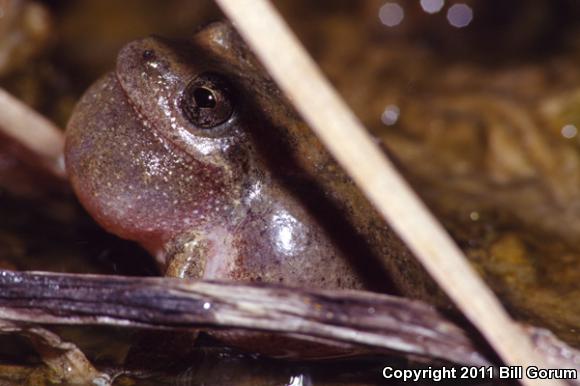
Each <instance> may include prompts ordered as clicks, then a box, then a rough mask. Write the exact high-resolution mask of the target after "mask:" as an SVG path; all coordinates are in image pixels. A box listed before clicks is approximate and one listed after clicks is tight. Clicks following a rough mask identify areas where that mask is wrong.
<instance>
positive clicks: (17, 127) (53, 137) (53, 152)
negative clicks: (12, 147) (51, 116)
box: [0, 88, 65, 178]
mask: <svg viewBox="0 0 580 386" xmlns="http://www.w3.org/2000/svg"><path fill="white" fill-rule="evenodd" d="M0 133H1V134H4V135H5V136H6V137H9V138H10V139H11V140H13V141H15V142H16V143H18V144H19V145H20V146H23V147H24V148H25V149H26V150H28V151H29V152H30V153H31V154H32V155H34V156H35V157H36V158H38V160H39V161H40V163H41V165H42V166H43V167H44V168H45V169H47V170H48V171H49V172H51V173H52V174H54V175H55V176H57V177H59V178H65V172H64V164H63V150H64V135H63V133H62V132H61V131H60V130H59V129H57V128H56V126H54V124H53V123H52V122H50V121H49V120H48V119H46V118H45V117H43V116H42V115H40V114H38V113H37V112H36V111H34V110H33V109H31V108H30V107H28V106H26V105H25V104H23V103H22V102H20V101H19V100H18V99H16V98H14V97H13V96H12V95H10V94H9V93H7V92H6V91H5V90H3V89H1V88H0Z"/></svg>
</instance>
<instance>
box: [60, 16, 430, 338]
mask: <svg viewBox="0 0 580 386" xmlns="http://www.w3.org/2000/svg"><path fill="white" fill-rule="evenodd" d="M65 162H66V168H67V173H68V176H69V179H70V182H71V186H72V188H73V190H74V192H75V193H76V196H77V197H78V199H79V201H80V202H81V204H82V205H83V206H84V208H85V209H86V210H87V212H88V213H89V214H90V215H91V216H92V217H93V218H94V219H95V220H96V221H97V222H98V223H99V224H100V225H101V226H102V227H103V228H104V229H106V230H107V231H109V232H111V233H113V234H115V235H117V236H119V237H121V238H125V239H129V240H133V241H136V242H137V243H139V244H141V245H142V246H143V247H144V248H145V249H146V250H148V251H149V252H150V253H151V254H152V255H153V256H154V258H155V260H156V261H157V262H158V264H159V266H160V269H161V271H162V272H163V273H164V275H165V276H168V277H174V278H182V279H197V280H235V281H242V282H249V283H269V284H274V285H277V284H279V285H285V286H295V287H303V288H317V289H327V290H337V289H352V290H372V291H379V292H390V293H396V294H405V295H407V296H410V297H416V298H425V297H431V298H434V297H435V296H434V294H435V293H436V292H437V289H436V287H435V285H434V284H433V282H432V281H431V280H430V279H429V278H428V275H427V274H426V272H425V271H424V270H423V269H422V268H421V267H420V265H419V264H418V263H417V261H416V260H415V258H414V257H413V255H412V254H411V252H410V251H409V250H408V249H407V248H406V247H405V245H404V244H403V243H402V241H401V240H400V239H399V238H398V237H397V236H396V235H395V233H394V232H393V231H392V230H391V229H390V227H389V226H388V224H387V223H386V222H385V221H384V220H383V219H382V217H381V216H380V215H379V214H378V212H377V211H376V210H375V209H374V208H373V206H372V205H371V204H370V203H369V202H368V201H367V199H366V198H365V197H364V195H363V194H362V193H361V192H360V191H359V190H358V189H357V187H356V186H355V184H354V183H353V181H352V180H351V179H350V178H349V177H348V176H347V174H346V173H345V172H344V171H343V170H342V169H341V168H340V167H339V165H338V164H337V163H336V161H335V160H334V159H333V157H332V156H331V155H330V154H329V153H328V151H327V150H325V148H324V147H323V145H322V144H321V143H320V141H319V140H318V139H317V137H316V136H315V135H314V134H313V133H312V131H311V130H310V128H309V127H308V126H307V124H306V123H305V122H304V121H303V120H302V119H301V118H300V117H299V115H298V114H297V113H296V112H295V111H294V109H293V108H292V107H291V103H290V102H289V101H288V100H287V99H286V97H285V96H284V95H283V94H282V92H281V91H280V90H279V89H278V88H277V87H276V85H275V83H274V82H273V81H272V80H271V79H270V77H269V76H268V75H267V72H266V71H265V70H264V68H263V67H262V66H261V64H260V63H259V61H258V60H257V59H256V57H255V56H254V55H253V54H252V52H251V51H250V49H249V48H248V47H247V46H246V45H245V43H244V42H243V40H242V38H241V37H240V36H239V35H238V34H237V33H236V32H235V30H234V29H233V27H232V26H231V25H230V24H228V23H227V22H215V23H212V24H209V25H207V26H205V27H204V28H202V29H200V30H198V31H197V32H196V33H195V34H194V35H193V37H192V38H190V39H183V40H178V39H167V38H162V37H155V36H154V37H149V38H144V39H141V40H136V41H133V42H130V43H128V44H127V45H126V46H125V47H124V48H122V49H121V51H120V52H119V54H118V57H117V62H116V68H115V70H114V71H112V72H110V73H108V74H106V75H104V76H103V77H102V78H100V79H99V80H97V81H96V82H95V83H94V84H93V85H92V86H91V87H90V88H89V89H88V90H87V91H86V93H85V94H84V96H83V97H82V98H81V99H80V101H79V102H78V104H77V106H76V107H75V109H74V111H73V114H72V116H71V118H70V120H69V123H68V126H67V130H66V146H65ZM385 257H388V258H387V259H385ZM385 260H386V261H388V264H386V265H385V264H383V263H382V261H385ZM222 336H223V334H222ZM230 337H231V336H230ZM238 341H239V339H238ZM242 346H243V344H242Z"/></svg>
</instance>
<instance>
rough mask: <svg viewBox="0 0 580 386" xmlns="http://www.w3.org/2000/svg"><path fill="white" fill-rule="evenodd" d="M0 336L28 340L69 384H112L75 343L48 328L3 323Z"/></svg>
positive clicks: (0, 327) (56, 373) (45, 361)
mask: <svg viewBox="0 0 580 386" xmlns="http://www.w3.org/2000/svg"><path fill="white" fill-rule="evenodd" d="M0 333H3V334H14V333H16V334H19V335H22V336H25V337H26V338H28V339H29V340H30V341H31V343H32V345H33V346H34V348H35V349H36V351H37V352H38V354H39V355H40V357H41V359H42V361H43V362H44V364H45V365H46V366H48V368H50V369H51V370H52V371H53V372H54V374H55V375H56V376H58V377H59V379H60V380H61V381H63V382H66V384H70V385H87V384H93V385H101V386H105V385H110V384H111V378H110V376H109V375H107V374H105V373H101V372H99V371H98V370H97V369H95V367H93V365H92V364H91V362H89V360H88V359H87V357H86V356H85V354H83V352H82V351H81V350H80V349H79V348H78V347H77V346H76V345H74V344H73V343H70V342H64V341H63V340H61V339H60V337H59V336H58V335H56V334H55V333H53V332H51V331H48V330H47V329H45V328H42V327H38V326H31V325H25V324H24V325H23V324H19V323H13V322H9V321H5V320H3V321H0Z"/></svg>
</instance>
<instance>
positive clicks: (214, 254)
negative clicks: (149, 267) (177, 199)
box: [162, 227, 237, 280]
mask: <svg viewBox="0 0 580 386" xmlns="http://www.w3.org/2000/svg"><path fill="white" fill-rule="evenodd" d="M236 255H237V251H236V249H235V247H234V240H233V236H232V235H231V234H230V233H229V232H228V231H227V230H226V229H223V228H221V227H214V228H212V229H209V230H206V231H204V232H200V231H191V232H186V233H184V234H181V235H180V236H178V237H176V238H174V239H173V240H172V241H170V242H169V243H168V244H167V247H166V248H165V253H164V256H163V258H162V259H163V260H164V261H165V266H166V267H167V268H166V272H165V275H166V276H169V277H177V278H181V279H194V280H201V279H211V278H220V277H223V276H227V273H228V272H231V271H232V270H233V268H234V264H235V260H236V258H235V256H236Z"/></svg>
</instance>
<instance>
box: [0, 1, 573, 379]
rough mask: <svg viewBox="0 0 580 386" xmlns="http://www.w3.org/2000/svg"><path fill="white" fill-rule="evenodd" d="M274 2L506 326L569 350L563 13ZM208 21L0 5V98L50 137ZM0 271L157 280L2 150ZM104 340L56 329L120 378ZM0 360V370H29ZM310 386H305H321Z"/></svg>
mask: <svg viewBox="0 0 580 386" xmlns="http://www.w3.org/2000/svg"><path fill="white" fill-rule="evenodd" d="M274 3H275V5H276V7H277V8H278V9H279V10H280V11H281V13H282V14H283V16H284V17H285V19H286V20H287V21H288V23H289V24H290V25H291V27H292V29H293V30H294V31H295V33H296V34H297V35H298V36H299V37H300V39H301V41H302V42H303V43H304V44H305V45H306V47H307V48H308V50H309V51H310V53H311V54H312V55H313V57H314V58H315V60H316V61H317V62H318V63H319V65H320V66H321V68H322V69H323V71H324V72H325V74H326V75H327V76H328V77H329V78H330V79H331V81H332V83H333V84H334V85H335V86H336V87H337V89H338V90H339V91H340V93H341V94H342V95H343V96H344V98H345V99H346V100H347V102H348V104H349V105H350V106H351V107H352V109H353V110H354V111H355V113H356V114H357V115H358V116H359V117H360V119H361V120H362V121H363V122H364V124H365V125H366V126H367V128H368V129H369V130H370V131H371V132H372V133H373V134H374V135H375V136H376V137H377V139H378V140H379V141H381V143H382V145H383V146H384V148H385V151H387V152H388V153H389V155H390V156H391V157H392V158H393V159H394V160H395V162H396V163H397V165H398V166H399V168H400V170H401V171H402V172H403V173H404V174H405V176H406V177H407V178H408V179H409V180H410V181H411V183H412V184H413V186H414V187H415V188H416V190H417V191H418V193H419V194H420V195H421V197H422V198H423V199H424V200H425V201H426V202H427V204H428V205H429V207H430V208H431V209H432V210H433V211H434V212H435V213H436V215H437V216H438V217H439V218H440V219H441V221H442V222H443V223H444V225H445V227H446V228H447V230H448V231H449V232H450V233H451V234H452V236H453V237H454V239H455V240H456V241H457V242H458V244H459V245H460V246H461V248H462V249H463V250H464V252H465V253H466V254H467V256H468V257H469V259H470V261H471V262H472V263H473V265H474V267H475V268H476V269H477V270H478V272H480V273H481V274H482V275H483V277H484V278H485V279H486V281H487V282H488V284H489V285H490V286H491V288H492V289H493V290H494V291H495V292H496V293H497V294H498V295H499V296H500V298H501V299H502V301H503V302H504V304H505V305H506V306H507V307H508V309H509V310H510V312H511V313H512V314H513V315H514V316H515V317H516V318H518V319H519V320H520V321H522V322H528V323H532V324H535V325H539V326H544V327H547V328H550V329H551V330H552V331H554V332H555V333H556V334H557V335H558V336H559V337H560V338H562V339H564V340H565V341H566V342H568V343H569V344H571V345H573V346H576V347H580V337H579V335H578V332H579V329H580V301H579V300H580V245H579V243H578V240H580V139H579V136H578V127H580V70H579V69H580V28H579V27H580V23H579V22H580V2H578V1H574V0H457V1H455V0H398V1H395V0H393V1H384V0H383V1H378V0H365V1H355V0H333V1H330V0H328V1H316V2H312V1H306V0H276V1H274ZM220 19H223V16H222V15H221V13H220V12H219V10H218V9H217V7H216V6H215V5H214V4H213V3H212V2H211V1H205V0H201V1H191V0H166V1H160V0H125V1H115V0H98V1H97V0H60V1H58V0H46V1H32V0H0V87H3V88H5V89H6V90H8V91H9V92H10V93H12V94H13V95H14V96H16V97H17V98H19V99H20V100H22V101H23V102H24V103H26V104H28V105H29V106H31V107H33V108H34V109H36V110H37V111H39V112H40V113H42V114H44V115H45V116H47V117H48V118H49V119H51V120H52V121H53V122H55V123H56V124H57V125H58V126H59V127H61V128H62V129H63V130H64V128H65V127H66V123H67V120H68V117H69V116H70V114H71V111H72V109H73V107H74V105H75V103H76V101H77V100H78V98H79V97H80V96H81V95H82V93H83V92H84V90H85V89H86V88H87V87H88V86H89V85H90V84H91V83H92V82H93V81H95V80H96V79H97V78H99V77H100V76H101V75H103V74H105V73H106V72H108V71H110V70H111V69H112V68H113V67H114V65H115V58H116V54H117V52H118V50H119V49H120V48H121V47H122V46H123V45H124V44H126V43H127V42H129V41H131V40H133V39H135V38H139V37H143V36H148V35H151V34H155V35H162V36H179V37H187V36H191V35H192V34H193V33H195V31H196V30H197V29H198V28H199V27H200V26H202V25H204V24H206V23H208V22H210V21H215V20H220ZM0 266H1V267H4V268H12V269H36V270H51V271H63V272H66V271H68V272H96V273H119V274H125V275H156V274H158V272H157V269H156V267H155V265H154V264H153V263H152V261H151V259H150V258H149V257H148V256H147V255H146V254H145V253H144V252H143V251H141V250H140V249H139V248H137V247H136V246H134V245H133V244H131V243H128V242H125V241H122V240H118V239H116V238H114V237H112V236H110V235H108V234H106V233H104V232H103V231H101V230H100V229H99V228H98V227H97V226H96V225H95V224H94V223H93V222H92V220H90V219H89V218H88V216H86V215H85V214H84V212H83V211H82V210H81V209H80V207H79V206H78V205H77V203H76V200H75V199H74V197H73V196H72V195H71V193H70V192H69V191H68V187H67V186H66V184H62V183H59V182H55V181H51V180H50V178H47V177H44V176H42V175H41V173H39V171H38V170H35V168H34V165H33V164H31V163H30V162H27V160H26V159H23V157H21V156H19V155H18V147H17V146H15V145H14V144H12V143H10V142H8V141H6V140H2V138H0ZM105 330H106V331H101V330H100V329H92V330H90V331H89V333H88V334H87V332H86V330H83V331H82V332H81V331H79V330H74V329H63V331H61V333H62V334H63V336H65V337H68V338H70V339H72V340H75V341H82V342H84V343H82V344H81V346H82V347H83V349H85V351H87V352H89V353H91V356H92V357H93V358H99V359H100V360H102V361H103V362H104V363H113V364H116V365H123V363H124V362H123V361H124V358H125V354H126V352H127V350H128V348H127V347H129V346H130V344H131V339H130V338H128V337H126V336H125V335H126V334H124V333H123V332H119V331H115V330H112V329H108V330H107V329H105ZM111 337H113V338H111ZM73 338H74V339H73ZM111 341H116V342H117V345H111ZM13 344H16V343H14V342H12V343H11V345H7V344H5V345H3V344H0V347H13ZM105 347H108V349H105ZM23 350H24V349H23ZM4 351H7V352H4V353H3V352H2V350H1V349H0V360H2V359H3V358H4V359H5V360H7V361H22V360H23V359H22V358H26V360H32V359H30V355H31V354H30V353H27V352H26V350H24V351H22V352H20V351H15V350H13V349H12V348H11V349H6V350H4ZM15 353H16V354H18V355H16V354H15ZM20 354H22V355H20ZM19 355H20V356H19ZM206 358H211V355H210V354H207V356H206ZM208 360H209V359H208ZM236 360H237V359H236ZM236 360H234V363H236V366H238V364H239V363H242V365H239V366H238V367H236V368H239V369H242V370H240V371H242V372H243V371H245V370H243V369H246V370H247V368H248V366H250V365H248V364H247V363H246V362H243V361H245V360H250V359H247V358H246V359H244V360H243V361H242V360H241V359H240V361H239V362H236ZM393 360H396V359H393ZM200 363H205V364H206V366H209V367H210V368H213V367H211V366H214V365H215V364H212V363H213V362H211V361H210V362H209V363H210V364H207V363H206V362H204V361H201V362H200ZM251 363H253V364H252V365H251V366H254V365H255V363H254V362H251ZM260 363H262V362H260ZM358 365H360V363H359V364H358ZM367 365H368V364H363V368H364V366H367ZM264 366H265V367H264V368H267V369H270V370H264V372H263V373H259V374H258V375H257V376H260V377H264V378H260V379H261V381H260V382H264V383H261V384H273V385H274V384H292V385H299V384H300V385H302V384H304V385H306V384H309V383H304V382H310V381H311V378H308V377H310V376H311V375H309V374H311V372H312V371H314V373H316V371H317V370H313V369H312V368H309V369H308V370H304V368H302V367H296V366H294V367H292V366H290V365H288V366H286V365H281V364H279V363H276V364H275V365H264ZM268 366H270V367H268ZM271 366H274V367H271ZM276 366H278V367H276ZM280 366H282V367H280ZM284 366H286V367H284ZM369 366H372V365H369ZM272 368H273V369H274V370H271V369H272ZM281 368H284V369H285V370H283V371H282V370H280V369H281ZM297 369H299V370H297ZM357 369H359V368H357V367H356V366H354V367H353V370H352V371H351V370H348V371H346V370H345V372H349V371H350V372H351V373H352V374H359V375H360V374H361V371H359V370H357ZM198 370H199V369H198ZM198 370H195V369H194V370H188V371H189V372H186V373H185V374H186V375H184V376H185V377H190V378H191V377H195V376H198V375H199V374H201V373H203V371H201V370H200V371H201V372H199V371H198ZM196 371H198V372H196ZM204 371H207V372H210V371H209V370H207V369H206V370H204ZM210 373H211V372H210ZM217 373H219V371H218V372H217ZM217 373H215V372H214V373H213V376H214V377H217V376H218V375H217ZM362 373H364V371H363V372H362ZM192 374H193V375H192ZM195 374H197V375H195ZM272 374H284V375H283V377H282V378H284V379H279V378H276V377H274V378H275V379H274V378H271V377H272ZM305 374H306V375H305ZM181 375H183V374H181ZM252 376H255V374H253V375H252ZM268 377H270V378H268ZM296 377H302V380H301V381H300V382H303V383H297V382H298V381H296V380H291V379H297V378H296ZM304 377H306V378H304ZM0 378H1V375H0ZM188 379H189V378H188ZM208 379H210V378H208ZM216 379H217V378H216ZM251 379H252V380H251V381H248V382H255V381H256V380H255V378H251ZM324 379H326V381H325V382H326V383H320V382H319V383H316V382H315V383H314V384H332V382H331V381H330V380H328V377H327V378H324ZM348 379H349V380H348V381H344V382H347V383H348V382H355V383H353V384H356V382H362V381H361V380H360V379H359V380H357V381H354V380H353V379H357V378H348ZM270 381H271V383H266V382H270ZM375 381H376V380H366V381H365V382H368V383H369V384H373V382H375ZM127 382H130V380H127ZM220 382H222V383H223V382H226V383H227V382H228V381H223V380H221V381H218V380H216V381H215V383H211V382H210V383H207V384H220ZM284 382H285V383H284ZM292 382H296V383H292ZM328 382H330V383H328ZM129 384H130V383H129ZM227 384H231V383H227ZM239 384H243V383H239ZM248 384H252V383H248ZM254 384H256V383H254ZM341 384H344V383H341Z"/></svg>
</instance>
